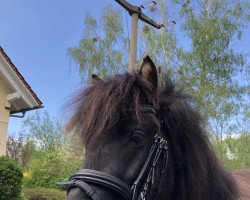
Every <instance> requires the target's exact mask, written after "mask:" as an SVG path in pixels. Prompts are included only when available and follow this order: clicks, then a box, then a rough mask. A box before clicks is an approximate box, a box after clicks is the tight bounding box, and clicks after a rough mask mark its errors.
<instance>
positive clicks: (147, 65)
mask: <svg viewBox="0 0 250 200" xmlns="http://www.w3.org/2000/svg"><path fill="white" fill-rule="evenodd" d="M139 74H140V75H141V76H142V77H143V78H145V79H146V80H147V81H148V82H149V83H151V85H152V86H153V90H154V91H156V90H157V86H158V74H157V69H156V67H155V64H154V62H153V61H152V60H151V58H150V57H149V56H146V57H145V58H144V59H143V61H142V65H141V69H140V71H139Z"/></svg>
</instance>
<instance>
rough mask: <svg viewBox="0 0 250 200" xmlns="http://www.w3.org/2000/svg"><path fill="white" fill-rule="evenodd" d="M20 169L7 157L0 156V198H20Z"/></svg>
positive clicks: (21, 176)
mask: <svg viewBox="0 0 250 200" xmlns="http://www.w3.org/2000/svg"><path fill="white" fill-rule="evenodd" d="M22 178H23V174H22V169H21V168H20V167H19V166H17V164H16V163H15V162H14V161H12V160H10V159H9V158H7V157H3V156H2V157H0V200H20V199H22V198H21V185H22Z"/></svg>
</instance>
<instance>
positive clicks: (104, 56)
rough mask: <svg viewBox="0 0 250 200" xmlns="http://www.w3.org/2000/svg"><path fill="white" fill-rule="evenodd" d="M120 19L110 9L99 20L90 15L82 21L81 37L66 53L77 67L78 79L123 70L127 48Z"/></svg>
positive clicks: (118, 14) (117, 14) (112, 9)
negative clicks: (82, 32)
mask: <svg viewBox="0 0 250 200" xmlns="http://www.w3.org/2000/svg"><path fill="white" fill-rule="evenodd" d="M127 44H128V43H127V38H126V37H124V28H123V22H122V15H121V13H120V11H119V10H117V9H114V8H113V7H112V6H107V7H106V8H104V10H103V12H102V15H101V17H100V19H99V20H97V19H95V18H94V17H93V16H91V15H90V14H87V15H86V16H85V18H84V34H83V37H82V39H81V40H80V42H79V44H78V45H77V46H76V47H70V48H68V53H69V55H70V56H71V58H72V59H73V61H75V62H76V63H77V64H78V65H79V73H80V75H81V77H83V78H84V77H86V76H87V77H90V76H91V75H92V74H93V73H96V74H98V75H101V76H103V77H105V76H108V75H110V74H114V73H118V72H119V71H121V70H122V69H124V61H123V59H124V52H125V51H121V50H120V49H124V48H125V49H126V48H127Z"/></svg>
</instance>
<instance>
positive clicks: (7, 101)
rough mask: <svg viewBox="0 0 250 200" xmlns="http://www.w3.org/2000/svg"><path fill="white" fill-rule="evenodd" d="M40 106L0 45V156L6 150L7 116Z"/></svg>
mask: <svg viewBox="0 0 250 200" xmlns="http://www.w3.org/2000/svg"><path fill="white" fill-rule="evenodd" d="M42 107H43V105H42V102H41V101H40V99H39V98H38V97H37V95H36V94H35V93H34V91H33V90H32V89H31V87H30V85H29V84H28V83H27V82H26V81H25V79H24V77H23V76H22V75H21V73H20V72H19V71H18V69H17V68H16V66H15V65H14V64H13V63H12V61H11V59H10V58H9V57H8V55H7V54H6V53H5V52H4V50H3V48H2V47H0V156H1V155H5V152H6V143H7V139H8V123H9V118H10V117H11V116H14V115H15V114H17V113H20V114H21V115H24V114H25V113H26V112H27V111H29V110H34V109H38V108H42Z"/></svg>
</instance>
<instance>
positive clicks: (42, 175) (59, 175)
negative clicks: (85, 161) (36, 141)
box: [23, 150, 80, 188]
mask: <svg viewBox="0 0 250 200" xmlns="http://www.w3.org/2000/svg"><path fill="white" fill-rule="evenodd" d="M79 168H80V165H79V164H75V163H73V162H70V161H69V160H68V159H66V156H65V153H64V152H63V151H61V152H59V151H49V150H45V151H42V150H41V151H39V152H37V154H36V155H34V157H33V158H32V159H31V162H30V165H29V169H28V171H26V172H25V173H24V181H23V183H24V187H25V188H36V187H44V188H58V186H57V185H56V182H58V181H63V180H67V179H68V177H69V176H70V175H71V174H72V173H73V172H75V171H77V170H78V169H79Z"/></svg>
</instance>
